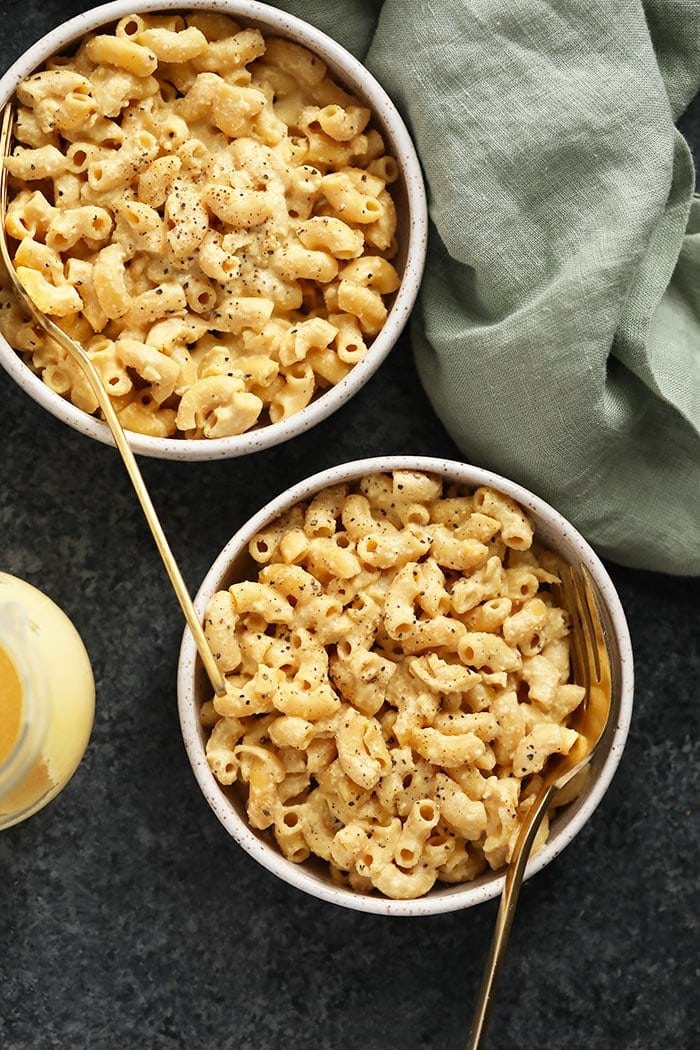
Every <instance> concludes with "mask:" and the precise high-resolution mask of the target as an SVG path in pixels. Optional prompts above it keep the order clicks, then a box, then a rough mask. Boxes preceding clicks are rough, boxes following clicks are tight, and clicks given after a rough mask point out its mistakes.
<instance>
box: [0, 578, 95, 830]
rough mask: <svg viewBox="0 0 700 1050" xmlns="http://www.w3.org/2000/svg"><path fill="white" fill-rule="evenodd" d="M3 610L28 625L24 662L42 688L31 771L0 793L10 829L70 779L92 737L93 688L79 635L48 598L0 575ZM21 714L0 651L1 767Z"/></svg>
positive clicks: (20, 700) (8, 663)
mask: <svg viewBox="0 0 700 1050" xmlns="http://www.w3.org/2000/svg"><path fill="white" fill-rule="evenodd" d="M4 602H7V603H14V604H16V605H19V606H20V608H21V609H22V612H23V614H24V615H25V616H26V618H27V653H26V654H25V656H26V658H27V659H28V660H31V661H32V663H33V665H34V667H35V670H36V675H37V678H39V679H40V680H41V682H42V683H43V690H42V696H43V699H42V700H41V703H42V707H43V716H44V720H45V731H44V733H43V741H42V745H41V749H40V753H39V754H38V755H37V756H36V759H35V761H34V763H33V764H32V766H31V768H30V769H29V770H28V772H27V773H26V774H25V776H23V777H22V779H21V781H20V782H19V783H18V784H14V785H12V786H11V787H10V788H9V790H5V791H4V792H0V824H4V826H9V825H11V824H12V823H16V822H17V821H19V820H23V819H24V818H25V817H26V816H30V815H31V814H32V813H34V812H35V811H36V810H37V809H40V808H41V807H42V806H44V805H45V804H46V803H47V802H49V801H50V800H51V799H52V798H54V796H55V795H57V794H58V792H59V791H60V790H61V789H62V788H63V787H64V786H65V785H66V784H67V783H68V781H69V780H70V778H71V776H72V775H73V773H74V772H75V770H76V768H77V766H78V764H79V762H80V760H81V758H82V756H83V754H84V752H85V748H86V747H87V743H88V740H89V737H90V732H91V730H92V723H93V717H94V710H95V684H94V679H93V675H92V667H91V665H90V659H89V657H88V654H87V652H86V650H85V646H84V645H83V642H82V640H81V638H80V635H79V634H78V632H77V631H76V629H75V627H74V626H73V624H72V623H71V621H70V620H69V619H68V617H67V616H66V614H65V613H64V612H63V611H62V610H61V609H59V607H58V606H57V605H56V604H55V603H54V602H53V601H51V599H50V598H48V597H47V596H46V595H45V594H43V593H42V592H41V591H39V590H37V588H35V587H32V586H31V584H28V583H26V582H25V581H23V580H18V579H16V578H15V577H13V576H8V575H7V574H6V573H2V572H0V613H1V612H2V604H3V603H4ZM20 658H21V657H20ZM28 710H29V706H28V705H26V704H25V698H24V697H23V690H22V679H21V676H20V675H19V674H18V669H17V668H16V667H15V664H14V662H13V660H12V659H10V656H9V653H8V652H7V650H6V649H5V648H4V646H2V645H0V762H2V761H3V757H5V758H7V756H8V755H9V754H10V753H11V751H12V748H13V747H14V746H15V744H16V742H17V737H18V733H19V732H20V728H21V726H22V724H23V720H24V717H25V713H26V712H27V711H28ZM5 714H7V716H8V717H7V719H6V718H5ZM15 815H16V816H15Z"/></svg>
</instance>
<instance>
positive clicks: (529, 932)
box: [0, 0, 700, 1050]
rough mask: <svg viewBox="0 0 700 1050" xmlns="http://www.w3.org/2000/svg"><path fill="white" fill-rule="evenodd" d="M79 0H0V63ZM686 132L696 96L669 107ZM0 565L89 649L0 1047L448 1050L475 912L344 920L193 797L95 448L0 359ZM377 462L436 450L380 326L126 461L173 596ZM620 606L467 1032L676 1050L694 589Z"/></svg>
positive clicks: (163, 598) (629, 577)
mask: <svg viewBox="0 0 700 1050" xmlns="http://www.w3.org/2000/svg"><path fill="white" fill-rule="evenodd" d="M90 6H91V5H89V4H86V3H82V2H81V0H70V2H61V0H41V2H40V0H22V2H18V0H3V3H2V5H1V7H2V15H3V19H2V30H3V32H2V41H1V43H0V67H2V68H6V67H7V65H9V63H10V61H11V60H12V59H13V58H14V57H15V56H16V55H17V54H19V52H20V51H21V50H22V49H23V48H24V47H26V46H27V45H28V44H29V43H31V42H32V41H33V40H35V39H36V38H38V37H39V36H40V35H41V34H42V33H43V32H45V31H46V30H48V29H49V28H51V27H52V26H53V25H55V24H57V23H58V22H59V21H60V19H61V18H65V17H67V16H68V15H70V14H74V13H77V12H78V11H81V10H85V9H87V8H88V7H90ZM683 126H684V130H685V131H686V133H687V134H688V135H689V136H690V137H691V138H692V139H693V141H694V142H696V143H697V142H700V106H698V105H697V104H696V106H695V107H694V110H693V111H692V112H691V114H690V115H689V116H688V117H686V118H685V120H684V125H683ZM0 405H1V406H2V418H3V427H2V435H3V436H2V437H1V438H0V569H3V570H6V571H9V572H11V573H15V574H16V575H19V576H22V577H24V578H25V579H27V580H29V581H30V582H32V583H35V584H36V585H38V586H39V587H41V588H42V589H43V590H45V591H46V592H47V593H48V594H49V595H51V596H52V597H53V598H54V599H55V600H56V601H57V602H58V603H59V604H60V605H61V606H62V607H63V608H64V609H65V610H66V611H67V612H68V613H69V615H70V616H71V617H72V618H73V620H74V621H75V623H76V625H77V626H78V628H79V630H80V632H81V634H82V635H83V638H84V639H85V642H86V645H87V647H88V650H89V652H90V654H91V657H92V660H93V664H94V669H95V675H96V679H97V716H96V722H95V728H94V733H93V736H92V740H91V743H90V746H89V748H88V751H87V754H86V757H85V759H84V761H83V763H82V764H81V766H80V768H79V770H78V772H77V773H76V775H75V777H74V778H73V780H72V781H71V783H70V784H69V786H68V787H67V788H66V789H65V791H64V792H63V793H62V794H61V795H60V796H59V797H58V798H57V799H56V800H55V801H54V802H53V803H52V804H51V805H50V806H49V807H47V808H46V809H45V810H44V811H42V812H41V813H39V814H37V815H36V816H35V817H33V818H32V819H31V820H29V821H28V822H26V823H25V824H23V825H20V826H19V827H16V828H13V829H10V830H9V831H6V832H4V833H2V834H0V1047H2V1048H3V1050H49V1048H51V1050H53V1048H59V1050H80V1048H90V1050H112V1048H115V1050H142V1048H144V1050H149V1048H155V1050H161V1048H162V1050H171V1048H178V1047H183V1048H187V1050H209V1048H221V1050H295V1048H297V1047H310V1048H314V1050H394V1048H399V1047H400V1048H408V1050H413V1048H416V1050H417V1048H425V1050H460V1048H461V1047H462V1046H463V1045H464V1040H465V1037H466V1029H467V1026H468V1019H469V1016H470V1012H471V1007H472V1004H473V1000H474V996H475V994H476V989H477V985H478V980H479V976H480V973H481V968H482V965H483V962H484V958H485V954H486V951H487V947H488V943H489V939H490V936H491V932H492V926H493V921H494V917H495V913H496V903H495V902H491V903H489V904H486V905H482V906H480V907H478V908H476V909H472V910H470V911H466V912H461V913H454V914H451V915H445V916H438V917H434V918H426V919H403V920H397V919H383V918H380V917H374V916H367V915H363V914H360V913H354V912H346V911H344V910H341V909H339V908H335V907H333V906H332V905H329V904H323V903H320V902H317V901H315V900H313V899H311V898H309V897H306V896H304V895H303V894H301V893H300V892H298V891H296V890H293V889H290V888H287V887H286V886H284V885H283V884H282V883H280V882H278V881H277V880H275V879H274V878H273V877H272V876H271V875H269V874H268V873H267V872H265V871H263V870H262V869H260V868H259V867H258V866H257V865H256V864H255V863H254V862H253V861H252V860H251V859H250V858H249V857H248V856H247V855H245V854H244V853H243V852H242V851H241V850H240V849H239V848H238V847H236V846H235V844H233V843H232V841H231V840H230V839H229V838H228V836H227V835H226V833H225V831H224V830H223V828H222V827H221V826H220V825H219V824H218V822H217V821H216V819H215V818H214V816H213V815H212V813H211V812H210V810H209V808H208V806H207V804H206V803H205V801H204V799H203V798H202V796H201V795H200V793H199V790H198V788H197V786H196V784H195V781H194V778H193V776H192V774H191V772H190V768H189V765H188V762H187V759H186V757H185V753H184V750H183V747H182V743H181V739H180V734H179V728H178V722H177V715H176V704H175V672H176V663H177V649H178V645H179V641H180V636H181V631H182V627H181V620H180V614H179V611H178V608H177V605H176V603H175V600H174V598H173V597H172V596H171V593H170V591H169V587H168V584H167V581H166V578H165V575H164V573H163V571H162V569H161V567H160V563H159V561H158V559H157V556H156V554H155V551H154V549H153V546H152V541H151V538H150V535H149V534H148V532H147V528H146V525H145V523H144V521H143V519H142V517H141V513H140V511H139V510H138V508H137V504H136V502H135V500H134V499H133V497H132V494H131V491H130V488H129V484H128V481H127V477H126V474H125V472H124V469H123V467H122V465H121V463H120V461H119V459H118V457H117V455H116V453H115V452H114V451H112V450H111V449H109V448H107V447H105V446H102V445H99V444H97V443H96V442H93V441H90V440H88V439H87V438H84V437H82V436H80V435H79V434H77V433H75V432H73V431H72V430H70V429H69V428H67V427H66V426H64V425H63V424H61V423H59V422H58V421H57V420H55V419H54V418H53V417H51V416H49V415H48V414H47V413H45V412H44V411H42V410H41V409H40V408H39V407H38V406H37V405H36V404H35V403H34V402H33V401H31V400H30V399H29V398H28V397H26V396H25V395H24V394H22V392H21V391H20V390H19V389H18V388H17V387H16V386H15V385H14V384H13V383H12V382H11V381H10V380H9V378H8V377H7V376H6V375H5V374H4V373H0ZM377 452H387V453H411V452H416V453H422V454H430V455H438V456H454V457H456V458H459V456H458V453H457V450H456V449H455V448H454V446H453V445H452V443H451V441H450V439H449V438H448V437H447V435H446V434H445V432H444V430H443V429H442V427H441V425H440V423H439V422H438V420H437V419H436V417H435V416H434V414H433V413H432V411H431V410H430V408H429V406H428V403H427V400H426V398H425V396H424V395H423V393H422V390H421V388H420V386H419V383H418V381H417V378H416V374H415V371H414V368H413V364H412V360H411V356H410V351H409V349H408V345H407V342H406V341H405V340H404V341H403V342H402V343H401V344H400V346H399V347H397V349H396V350H395V352H394V353H393V354H392V355H390V357H389V359H388V360H387V361H386V362H385V364H384V365H383V366H382V368H381V369H380V371H379V372H378V373H377V375H376V376H375V377H374V378H373V379H372V380H370V382H369V384H368V385H367V387H366V388H365V389H364V390H363V391H362V392H361V393H360V394H359V395H358V396H357V397H356V398H355V399H354V400H353V401H351V402H350V403H349V404H347V405H346V406H344V407H343V408H342V409H341V410H340V411H339V412H338V413H337V414H336V415H335V416H334V417H333V418H331V419H329V420H327V421H325V422H324V423H322V424H320V425H319V426H317V427H316V428H315V429H313V430H311V431H309V432H308V433H307V434H305V435H302V436H301V437H298V438H296V439H295V440H293V441H291V442H290V443H289V444H287V445H286V446H284V447H281V448H276V449H271V450H269V451H266V452H263V453H258V454H256V455H254V456H252V457H250V458H248V459H240V460H230V461H225V462H219V463H211V464H208V463H203V464H196V465H186V464H179V463H163V462H157V461H154V460H143V461H142V468H143V472H144V475H145V478H146V481H147V483H148V485H149V486H150V488H151V492H152V495H153V499H154V502H155V504H156V506H157V508H158V509H159V511H160V513H161V516H162V520H163V523H164V526H165V528H166V531H167V533H168V535H169V536H170V538H171V541H172V545H173V548H174V551H175V554H176V556H177V557H178V558H179V560H180V562H181V565H182V566H183V570H184V573H185V577H186V579H187V581H188V583H189V584H190V586H191V588H192V589H193V590H194V589H196V587H197V585H198V584H199V582H200V580H201V579H202V577H203V575H204V573H205V571H206V569H207V567H208V566H209V564H210V562H211V561H212V560H213V558H214V557H215V556H216V554H218V552H219V550H220V549H221V547H222V546H223V545H224V543H225V542H226V540H227V539H228V538H229V537H230V536H231V534H232V533H233V532H234V530H235V529H236V528H237V527H238V526H239V525H240V524H241V523H242V522H243V521H244V520H245V519H246V518H247V517H249V516H250V514H251V513H253V512H254V511H255V510H257V509H258V508H259V507H260V506H262V505H263V504H264V503H265V502H266V501H267V500H268V499H270V498H271V497H273V496H274V495H276V494H277V493H278V492H279V491H281V490H282V489H283V488H285V487H286V486H287V485H289V484H291V483H292V482H295V481H298V480H300V479H301V478H303V477H304V476H306V475H308V474H310V473H312V472H315V471H316V470H320V469H322V468H323V467H326V466H329V465H331V464H334V463H338V462H342V461H343V460H348V459H354V458H357V457H358V456H361V455H371V454H374V453H377ZM609 569H610V572H611V575H612V577H613V580H614V582H615V584H616V586H617V587H618V589H619V592H620V595H621V598H622V601H623V604H624V606H625V609H626V611H627V615H628V618H629V624H630V629H631V633H632V641H633V645H634V649H635V655H636V673H637V690H636V700H635V704H636V706H635V712H634V716H633V723H632V729H631V734H630V739H629V744H628V747H627V750H626V752H625V755H624V757H623V760H622V764H621V766H620V769H619V771H618V773H617V775H616V777H615V780H614V781H613V784H612V786H611V788H610V790H609V792H608V794H607V795H606V797H605V799H604V801H603V803H602V804H601V806H600V808H599V809H598V811H597V812H596V814H595V815H594V817H593V819H592V820H591V822H590V823H589V825H588V826H587V827H586V828H585V829H584V831H583V832H582V833H581V834H580V835H579V836H578V838H577V839H576V840H575V841H574V842H573V843H572V844H571V845H570V846H569V847H568V848H567V849H566V850H565V852H564V853H563V854H562V855H561V857H559V858H558V859H557V860H556V861H555V862H554V863H553V864H552V865H551V866H550V867H549V868H548V869H546V870H545V871H544V872H542V873H541V874H540V875H538V876H537V877H536V878H535V879H534V880H533V881H532V882H531V883H530V884H528V885H526V887H525V889H524V891H523V895H522V899H521V904H520V907H519V912H518V915H517V918H516V923H515V927H514V931H513V935H512V940H511V945H510V950H509V954H508V957H507V962H506V967H505V971H504V974H503V977H502V982H501V986H500V990H499V995H498V1001H497V1007H496V1010H495V1015H494V1018H493V1022H492V1026H491V1030H490V1039H489V1046H490V1047H493V1048H494V1050H496V1048H506V1047H519V1048H524V1050H530V1048H532V1050H534V1048H539V1047H542V1046H552V1047H559V1046H560V1047H570V1048H577V1050H578V1048H584V1047H585V1048H587V1050H615V1048H630V1050H631V1048H656V1047H659V1048H661V1047H663V1048H665V1050H666V1048H673V1050H683V1048H686V1047H687V1048H690V1047H692V1046H695V1045H697V1038H698V1030H699V1024H700V1017H699V1016H698V1007H697V1004H698V994H697V989H698V982H697V973H698V971H697V959H698V951H697V949H698V943H697V924H696V903H697V897H698V894H697V891H698V879H697V869H698V839H699V837H700V836H699V834H698V798H699V794H700V784H699V780H700V777H699V775H698V769H699V766H700V761H699V755H698V750H699V747H698V739H699V737H700V733H699V732H698V729H699V727H698V710H699V707H698V685H699V683H698V680H697V666H698V654H697V624H698V616H697V610H698V593H699V591H698V585H697V583H696V582H694V581H690V580H684V579H674V578H670V577H664V576H657V575H652V574H649V573H644V572H637V571H631V570H628V569H621V568H618V567H616V566H612V565H611V566H609Z"/></svg>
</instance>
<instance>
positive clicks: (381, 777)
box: [202, 470, 584, 899]
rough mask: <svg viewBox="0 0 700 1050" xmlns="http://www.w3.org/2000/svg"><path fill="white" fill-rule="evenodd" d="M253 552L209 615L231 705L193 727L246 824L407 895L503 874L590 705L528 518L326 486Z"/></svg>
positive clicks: (419, 484) (397, 476) (365, 882)
mask: <svg viewBox="0 0 700 1050" xmlns="http://www.w3.org/2000/svg"><path fill="white" fill-rule="evenodd" d="M249 552H250V554H251V556H252V558H253V559H254V561H255V562H257V563H258V565H259V570H258V573H257V578H256V579H255V580H242V581H240V582H238V583H234V584H233V585H232V586H231V587H230V588H229V589H228V590H226V591H220V592H218V593H217V594H216V595H215V596H214V598H213V599H212V601H211V603H210V604H209V607H208V609H207V612H206V615H205V630H206V634H207V638H208V641H209V644H210V645H211V647H212V651H213V652H214V655H215V658H216V660H217V663H218V665H219V667H220V669H221V671H222V673H223V674H224V675H225V678H226V690H227V692H226V696H225V697H224V698H221V699H220V698H214V699H213V700H211V701H207V702H205V704H204V705H203V708H202V721H203V724H204V725H205V727H207V728H208V730H209V738H208V741H207V760H208V763H209V766H210V768H211V769H212V771H213V773H214V775H215V776H216V777H217V779H218V781H219V782H220V783H221V784H222V785H230V784H234V783H237V784H239V785H240V787H241V789H242V790H243V792H244V795H245V793H246V792H247V801H246V805H247V814H248V820H249V822H250V824H251V826H252V827H253V828H256V829H258V830H260V831H266V830H267V829H269V832H270V833H271V834H272V835H273V836H274V838H275V839H276V841H277V844H278V845H279V848H280V849H281V851H282V853H283V854H284V856H285V857H287V858H288V859H290V860H292V861H294V862H295V863H301V862H303V861H305V860H307V858H309V857H312V856H313V857H316V858H319V859H320V860H322V861H325V862H326V863H327V864H328V865H329V867H330V871H331V873H332V876H333V878H334V879H335V880H337V881H338V882H341V883H347V884H349V885H350V886H351V887H352V888H353V889H355V890H356V891H358V892H361V893H369V892H372V891H373V890H378V891H379V892H381V893H383V894H385V895H386V896H387V897H392V898H397V899H401V898H412V897H417V896H420V895H422V894H424V893H427V892H428V890H430V889H431V887H432V886H433V885H434V884H435V883H436V882H437V881H441V882H447V883H454V882H463V881H467V880H470V879H474V878H475V877H476V876H477V875H479V874H480V873H481V872H482V871H483V870H484V869H485V868H487V867H490V868H492V869H497V868H500V867H501V866H502V865H504V864H505V863H506V862H507V861H508V860H509V858H510V855H511V853H512V850H513V847H514V844H515V839H516V836H517V833H518V829H519V821H520V819H521V817H522V816H523V814H524V813H525V812H526V810H527V808H528V806H529V805H530V804H531V801H532V796H533V793H534V791H535V790H536V787H537V784H538V776H539V774H540V773H541V771H542V769H543V767H544V765H545V763H546V762H547V760H548V759H549V757H550V756H551V755H554V754H558V753H563V754H566V753H568V752H569V750H570V749H571V748H572V747H573V745H574V743H575V741H576V739H577V736H578V734H577V733H576V731H575V730H573V729H571V728H568V727H567V725H566V722H567V719H568V718H569V716H570V715H571V714H572V712H573V711H574V710H575V709H576V708H577V707H578V705H579V704H580V702H581V700H582V699H583V696H584V689H583V688H582V687H580V686H578V685H575V684H572V683H570V682H569V637H568V634H569V628H568V619H567V615H566V613H565V611H564V610H562V609H560V608H558V607H557V605H556V603H555V601H554V598H553V595H552V592H551V589H550V585H551V584H552V583H555V582H557V580H558V577H557V575H556V573H557V560H556V557H555V556H554V555H553V554H551V553H550V552H548V551H545V550H542V549H541V548H540V547H539V546H538V545H537V544H534V545H533V530H532V526H531V524H530V522H529V520H528V518H527V516H526V515H525V513H524V512H523V511H522V509H521V508H520V507H519V506H518V505H517V504H516V503H514V502H513V500H511V499H509V498H508V497H506V496H504V495H502V494H500V493H498V492H496V491H494V490H492V489H490V488H479V489H477V490H476V491H475V492H473V493H465V492H462V491H454V490H453V489H452V488H451V487H449V486H448V487H447V489H446V490H445V489H444V485H443V482H442V481H441V480H440V479H439V478H437V477H434V476H432V475H429V474H426V473H422V472H414V471H406V470H395V471H394V472H393V474H390V475H389V474H373V475H369V476H366V477H363V478H362V479H361V480H360V481H359V482H358V483H357V484H355V485H353V486H348V485H336V486H333V487H331V488H327V489H325V490H323V491H321V492H319V493H318V494H317V495H316V496H315V497H314V498H313V499H312V500H311V501H310V502H309V503H307V504H300V505H297V506H295V507H294V508H293V509H292V510H290V511H289V512H287V513H286V514H285V515H284V516H283V517H281V518H279V519H278V520H277V521H275V522H273V523H272V524H270V525H269V526H267V527H266V528H265V529H263V530H262V531H261V532H259V533H258V534H257V535H256V536H255V537H254V538H253V539H252V540H251V542H250V544H249ZM547 834H548V824H547V820H546V819H545V821H544V823H543V826H542V829H541V831H540V833H539V837H538V840H537V842H536V848H539V847H540V846H541V845H543V844H544V842H545V841H546V838H547Z"/></svg>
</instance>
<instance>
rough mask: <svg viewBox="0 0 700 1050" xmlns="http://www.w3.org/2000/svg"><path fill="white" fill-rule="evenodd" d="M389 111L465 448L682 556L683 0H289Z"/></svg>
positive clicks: (593, 519)
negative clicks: (353, 60)
mask: <svg viewBox="0 0 700 1050" xmlns="http://www.w3.org/2000/svg"><path fill="white" fill-rule="evenodd" d="M278 6H280V7H284V8H285V9H286V10H288V11H291V12H292V13H294V14H298V15H300V16H301V17H303V18H305V19H307V20H308V21H310V22H312V23H313V24H315V25H317V26H318V27H319V28H320V29H322V30H324V31H326V32H327V33H328V34H329V35H331V36H333V37H335V38H336V39H337V40H339V41H340V43H342V44H344V45H345V46H346V47H347V48H348V49H349V50H351V51H353V52H354V53H355V54H356V55H357V56H358V57H359V58H361V59H362V60H363V61H364V62H365V64H366V65H367V66H368V68H369V69H370V70H371V71H372V72H373V73H374V75H375V76H376V77H377V79H378V80H379V81H380V82H381V83H382V84H383V86H384V87H385V88H386V90H387V91H388V92H389V94H390V95H391V96H392V98H393V99H394V101H395V102H396V103H397V105H398V106H399V108H400V110H401V111H402V113H403V115H404V117H405V118H406V120H407V122H408V124H409V126H410V128H411V130H412V133H413V137H414V140H415V142H416V146H417V148H418V153H419V155H420V158H421V162H422V164H423V167H424V171H425V175H426V180H427V185H428V194H429V204H430V216H431V235H430V245H429V253H428V263H427V269H426V274H425V278H424V282H423V286H422V290H421V295H420V299H419V305H418V308H417V310H416V311H415V313H414V318H413V323H412V338H413V345H414V349H415V356H416V362H417V366H418V370H419V374H420V376H421V379H422V381H423V383H424V385H425V388H426V390H427V392H428V395H429V397H430V399H431V402H432V404H433V406H434V408H435V410H436V412H437V413H438V415H439V416H440V417H441V418H442V420H443V422H444V423H445V425H446V427H447V429H448V430H449V432H450V434H451V435H452V437H453V438H454V440H455V441H456V443H457V444H458V445H459V447H460V448H461V450H462V452H463V453H464V455H465V457H467V458H468V459H469V460H470V461H472V462H474V463H478V464H480V465H483V466H487V467H489V468H491V469H494V470H496V471H499V472H501V473H503V474H505V475H507V476H509V477H511V478H513V479H515V480H517V481H520V482H522V483H523V484H525V485H527V486H528V487H530V488H531V489H533V490H534V491H535V492H537V493H539V494H540V495H541V496H543V497H544V498H545V499H547V500H548V501H549V502H550V503H552V504H553V505H554V506H555V507H556V508H557V509H558V510H560V511H561V512H562V513H563V514H564V515H565V516H566V517H568V518H569V519H570V520H571V521H572V522H574V524H575V525H576V526H577V527H578V528H579V529H580V530H581V531H582V532H583V534H584V535H585V536H586V537H587V538H588V539H589V540H590V541H591V543H593V544H594V546H595V547H596V548H597V549H598V551H599V552H600V553H601V554H602V555H604V556H606V557H609V558H611V559H613V560H616V561H619V562H622V563H623V564H627V565H633V566H639V567H644V568H648V569H655V570H659V571H665V572H671V573H687V574H697V573H700V382H699V380H700V198H698V197H693V184H694V171H693V163H692V158H691V155H690V152H689V150H688V147H687V145H686V143H685V141H684V139H683V138H682V136H681V135H680V133H679V132H678V131H677V130H676V129H675V128H674V120H675V119H676V118H677V117H678V116H679V115H680V114H681V112H682V111H683V109H684V108H685V107H686V106H687V104H688V103H689V102H690V100H691V99H692V98H693V96H694V94H695V93H696V91H697V90H698V89H699V88H700V2H698V0H648V2H647V3H644V4H643V3H642V2H641V0H617V2H615V3H610V0H550V2H547V0H440V2H439V3H438V2H437V0H432V2H431V0H423V2H420V0H385V2H384V3H378V2H377V3H373V2H371V0H315V2H311V0H289V2H285V3H280V4H279V5H278Z"/></svg>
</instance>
